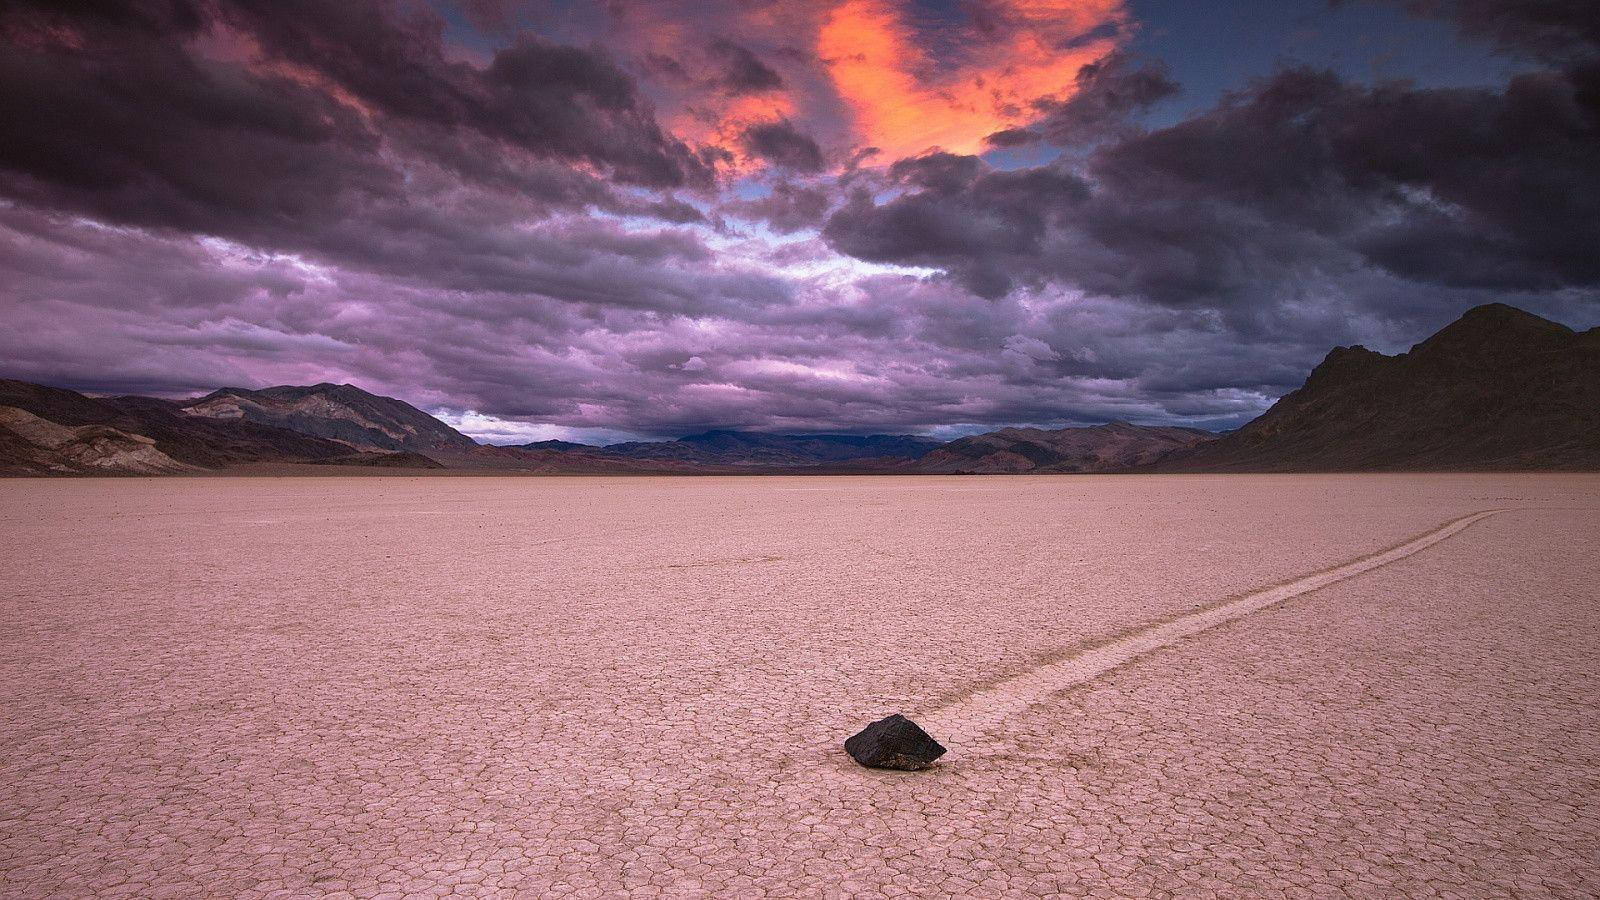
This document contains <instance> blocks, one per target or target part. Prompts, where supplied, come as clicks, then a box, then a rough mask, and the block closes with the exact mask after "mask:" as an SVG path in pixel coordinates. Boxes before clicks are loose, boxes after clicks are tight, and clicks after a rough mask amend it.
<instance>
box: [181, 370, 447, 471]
mask: <svg viewBox="0 0 1600 900" xmlns="http://www.w3.org/2000/svg"><path fill="white" fill-rule="evenodd" d="M182 408H183V412H184V413H185V414H187V415H190V416H197V417H204V418H209V419H237V420H243V421H247V422H255V423H258V424H261V425H272V426H275V427H278V428H286V429H288V430H290V431H298V432H300V433H301V434H309V435H313V436H315V437H320V438H327V439H328V440H333V441H339V442H340V443H343V444H348V445H349V446H351V447H354V448H356V449H357V450H377V451H382V450H389V451H399V450H408V451H411V452H413V453H424V454H441V453H445V454H448V453H466V452H469V451H471V450H472V449H473V448H474V447H476V446H477V442H476V441H474V440H473V439H472V438H469V437H467V436H466V435H464V434H462V433H461V432H459V431H456V430H455V429H454V428H451V427H450V426H448V425H446V424H444V423H443V422H441V421H439V420H438V419H435V418H434V417H433V416H430V415H428V414H427V413H425V412H423V411H422V410H420V409H417V408H416V407H415V406H412V405H411V404H409V403H406V402H405V401H403V400H396V399H395V398H393V397H382V396H379V395H377V394H371V393H368V392H366V391H364V390H362V389H360V388H358V387H356V386H354V385H350V384H313V385H309V386H299V385H283V386H280V387H270V388H263V389H261V390H258V391H252V390H246V389H244V388H222V389H221V390H218V391H213V392H212V393H210V394H207V395H206V396H204V397H201V398H199V399H196V400H190V401H188V402H186V403H183V404H182Z"/></svg>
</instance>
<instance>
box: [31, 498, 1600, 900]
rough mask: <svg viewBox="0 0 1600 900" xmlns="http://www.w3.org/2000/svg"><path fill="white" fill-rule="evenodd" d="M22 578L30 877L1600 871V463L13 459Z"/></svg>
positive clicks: (1346, 883)
mask: <svg viewBox="0 0 1600 900" xmlns="http://www.w3.org/2000/svg"><path fill="white" fill-rule="evenodd" d="M1488 511H1497V512H1493V514H1491V515H1488V516H1485V517H1481V518H1477V517H1474V514H1476V513H1479V512H1488ZM0 569H3V572H0V574H3V578H0V896H4V897H7V898H15V897H56V896H60V897H82V896H90V895H102V896H130V897H153V896H218V895H221V896H238V897H255V896H269V895H280V896H307V895H337V896H351V895H354V896H362V897H366V896H375V895H387V896H402V895H408V894H410V895H418V896H434V895H443V894H465V895H485V894H498V893H506V894H518V895H526V896H535V897H538V896H558V895H572V896H593V897H601V896H615V895H618V894H624V893H632V894H635V895H639V896H650V895H670V896H698V895H705V894H712V895H724V896H737V897H752V896H763V895H765V896H774V897H787V896H795V895H818V896H866V895H890V896H894V895H963V896H1019V897H1021V896H1040V895H1052V894H1065V895H1073V896H1077V895H1085V894H1087V895H1104V896H1147V895H1156V896H1165V895H1183V896H1212V895H1227V896H1238V895H1248V896H1312V895H1324V894H1333V895H1344V894H1349V895H1356V896H1374V897H1388V896H1401V895H1403V896H1505V895H1521V896H1566V897H1578V896H1593V895H1595V894H1596V893H1600V688H1597V686H1596V681H1595V679H1596V676H1597V674H1600V476H1593V475H1415V476H1383V475H1365V476H1130V477H1105V476H1066V477H1037V478H1033V477H1012V478H999V477H992V478H938V477H924V478H914V477H902V478H893V477H888V478H868V477H848V478H823V477H811V478H778V477H767V478H709V477H708V478H675V479H674V478H592V479H590V478H552V479H538V478H406V477H385V478H306V479H295V478H231V479H230V478H207V479H198V478H197V479H159V480H156V479H152V480H134V479H123V480H60V481H37V480H11V481H3V482H0ZM895 711H900V712H904V713H906V714H907V715H909V716H911V717H912V718H913V719H916V720H917V721H919V722H922V723H923V724H925V725H927V726H928V728H929V730H930V731H931V732H933V734H934V736H935V737H936V738H940V739H941V740H944V741H945V743H946V744H947V745H948V746H949V748H950V752H949V753H948V754H947V755H946V756H945V757H944V759H942V760H941V761H940V762H939V764H938V765H936V766H935V767H934V768H932V769H930V770H928V771H925V772H919V773H897V772H882V771H875V770H868V769H863V768H861V767H858V766H856V765H855V764H854V763H852V762H851V761H850V759H849V758H848V757H847V756H845V755H844V754H843V753H842V752H841V750H840V743H841V742H842V741H843V739H844V738H845V737H848V736H849V735H850V734H851V733H853V732H854V731H855V730H857V729H858V728H860V727H861V726H862V725H864V724H865V723H866V722H867V721H869V720H871V719H875V718H879V717H881V716H883V715H886V714H888V713H890V712H895Z"/></svg>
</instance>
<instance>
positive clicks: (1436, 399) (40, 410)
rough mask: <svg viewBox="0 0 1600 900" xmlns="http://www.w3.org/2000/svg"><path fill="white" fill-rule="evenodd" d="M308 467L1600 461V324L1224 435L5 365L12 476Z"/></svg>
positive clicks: (1348, 356) (1290, 406) (0, 423)
mask: <svg viewBox="0 0 1600 900" xmlns="http://www.w3.org/2000/svg"><path fill="white" fill-rule="evenodd" d="M307 465H320V466H361V467H383V468H394V469H405V470H412V471H415V470H421V469H441V468H448V469H470V470H498V471H514V472H527V473H534V474H566V473H666V474H697V473H712V474H714V473H738V472H745V473H749V472H758V473H767V472H791V473H799V472H830V473H832V472H865V473H884V474H899V473H903V474H1017V473H1029V472H1031V473H1066V472H1132V471H1158V472H1249V471H1262V472H1300V471H1386V470H1394V471H1420V470H1452V471H1461V470H1487V469H1508V470H1516V469H1600V328H1596V329H1590V330H1588V331H1585V332H1576V331H1573V330H1572V329H1570V328H1567V327H1566V326H1564V325H1560V324H1558V323H1555V322H1551V321H1549V320H1547V319H1543V318H1540V317H1539V316H1535V315H1533V314H1531V313H1528V312H1524V311H1522V310H1519V309H1516V308H1514V307H1510V306H1506V305H1503V304H1489V305H1486V306H1479V307H1475V308H1473V309H1471V310H1469V311H1468V312H1467V313H1466V314H1464V315H1463V316H1462V317H1461V318H1460V319H1458V320H1457V321H1456V322H1454V323H1452V324H1451V325H1449V326H1447V327H1446V328H1444V329H1443V330H1441V331H1439V332H1438V333H1437V334H1435V335H1433V336H1432V337H1429V338H1428V339H1427V340H1425V341H1423V342H1422V343H1419V344H1417V345H1416V346H1414V347H1412V348H1411V350H1410V351H1409V352H1407V353H1402V354H1398V355H1395V356H1385V355H1383V354H1381V353H1376V352H1373V351H1371V350H1368V349H1366V348H1364V347H1360V346H1355V347H1336V348H1334V350H1333V351H1331V352H1330V353H1329V354H1328V356H1327V358H1326V359H1324V360H1323V361H1322V363H1321V364H1320V365H1318V366H1317V367H1316V368H1315V369H1314V370H1313V371H1312V372H1311V375H1310V377H1308V378H1307V379H1306V383H1305V384H1304V386H1302V387H1301V388H1299V389H1298V390H1295V391H1292V392H1290V393H1289V394H1286V395H1285V396H1284V397H1282V398H1281V399H1280V400H1279V401H1278V402H1277V403H1276V404H1274V405H1273V406H1272V408H1271V409H1269V410H1268V411H1267V412H1266V413H1264V414H1262V415H1261V416H1260V417H1259V418H1257V419H1255V420H1254V421H1252V422H1250V423H1249V424H1247V425H1245V426H1244V427H1242V428H1240V429H1238V430H1237V431H1234V432H1231V433H1229V434H1225V435H1216V434H1212V433H1210V432H1205V431H1200V430H1197V429H1193V428H1181V427H1172V426H1142V425H1134V424H1131V423H1128V422H1111V423H1108V424H1104V425H1095V426H1090V427H1082V428H1060V429H1040V428H1003V429H1000V430H998V431H993V432H988V433H986V434H979V435H973V436H970V437H964V438H960V439H957V440H954V441H949V442H941V441H936V440H933V439H931V438H926V437H921V436H917V435H897V434H873V435H847V434H767V433H755V432H740V431H728V430H713V431H706V432H701V433H698V434H691V435H688V436H686V437H682V438H679V439H677V440H673V441H660V442H644V441H636V442H628V443H620V444H611V445H608V446H603V447H596V446H588V445H584V444H577V443H572V442H569V441H538V442H534V443H529V444H523V445H520V446H507V447H502V446H485V445H480V444H478V443H477V442H476V441H474V440H472V439H471V438H470V437H467V436H466V435H464V434H462V433H460V432H459V431H456V430H455V429H453V428H451V427H450V426H449V425H446V424H445V423H444V422H441V421H439V420H438V419H436V418H434V417H433V416H430V415H429V414H427V413H426V412H424V411H422V410H420V409H418V408H416V407H414V406H412V405H410V404H409V403H406V402H404V401H402V400H397V399H394V398H392V397H383V396H379V395H376V394H372V393H368V392H367V391H364V390H362V389H360V388H358V387H355V386H353V385H348V384H316V385H309V386H280V387H270V388H263V389H258V390H253V389H244V388H231V387H230V388H222V389H220V390H217V391H213V392H212V393H210V394H207V395H205V396H203V397H198V398H194V399H191V400H180V401H173V400H162V399H156V398H151V397H131V396H124V397H89V396H85V395H83V394H79V393H76V392H73V391H69V390H65V389H62V388H53V387H46V386H44V385H38V384H31V383H28V382H23V381H8V380H0V474H6V475H86V474H115V475H127V474H137V475H147V474H183V473H201V472H206V471H238V470H240V469H244V470H247V471H263V470H270V471H307V470H305V469H303V468H299V467H303V466H307ZM263 467H265V469H263Z"/></svg>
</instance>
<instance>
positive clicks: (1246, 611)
mask: <svg viewBox="0 0 1600 900" xmlns="http://www.w3.org/2000/svg"><path fill="white" fill-rule="evenodd" d="M1498 512H1504V510H1501V509H1490V510H1483V511H1480V512H1475V513H1471V514H1468V515H1465V516H1462V517H1460V518H1458V519H1453V520H1451V521H1449V522H1446V523H1445V524H1443V525H1441V526H1439V527H1438V528H1435V529H1434V530H1432V531H1429V532H1427V533H1425V534H1422V535H1419V536H1418V537H1414V538H1412V539H1410V540H1408V541H1406V542H1404V543H1401V544H1397V545H1395V546H1393V547H1390V548H1389V549H1387V550H1382V551H1379V552H1377V553H1372V554H1368V555H1366V556H1363V557H1360V558H1358V559H1354V560H1351V561H1350V562H1347V563H1343V564H1342V565H1338V566H1334V567H1333V568H1331V569H1324V570H1322V571H1320V572H1317V573H1314V574H1311V575H1307V576H1305V577H1303V578H1297V579H1295V580H1293V581H1288V582H1284V583H1282V584H1278V585H1274V586H1272V587H1269V588H1263V589H1262V590H1258V591H1253V592H1251V593H1248V594H1245V595H1244V596H1241V597H1236V598H1234V599H1232V600H1227V601H1224V602H1222V603H1219V604H1214V605H1212V606H1208V607H1205V608H1202V609H1199V610H1196V611H1194V612H1191V613H1187V614H1185V615H1181V616H1178V617H1176V618H1173V619H1168V620H1165V621H1162V622H1157V623H1154V624H1151V625H1149V626H1146V627H1144V628H1142V629H1139V630H1137V631H1134V632H1132V633H1130V634H1126V635H1124V636H1122V637H1119V638H1116V639H1113V640H1111V641H1110V642H1108V643H1103V644H1100V645H1098V646H1093V647H1089V648H1087V649H1084V650H1082V651H1080V652H1076V653H1073V654H1072V655H1070V656H1067V657H1065V658H1062V659H1058V660H1055V661H1053V662H1048V663H1045V664H1044V665H1041V666H1037V667H1035V668H1033V669H1030V670H1028V671H1026V672H1023V673H1021V674H1019V675H1014V676H1012V677H1010V678H1006V679H1004V680H1002V681H999V682H997V683H995V684H992V685H989V686H987V687H984V688H982V689H980V690H977V691H974V692H972V693H970V694H967V695H965V696H962V697H960V698H957V699H955V700H952V701H950V702H948V703H945V704H943V705H941V706H937V707H933V708H931V709H925V710H920V711H917V712H916V713H915V715H914V716H913V718H914V719H915V720H916V721H917V722H918V723H920V724H921V725H922V726H923V727H924V728H926V729H927V731H928V732H929V733H930V734H932V735H933V736H934V737H935V738H936V739H938V740H940V741H943V742H945V743H946V744H948V745H949V747H950V749H951V752H952V754H959V753H960V752H961V750H962V746H963V745H964V744H970V743H971V742H973V741H974V740H976V739H978V738H980V737H981V736H982V735H983V734H984V733H985V732H987V731H990V730H992V729H994V728H995V727H996V726H998V725H999V724H1000V723H1002V722H1004V721H1005V720H1006V719H1008V718H1010V717H1012V716H1014V715H1016V714H1018V713H1020V712H1022V711H1023V710H1026V709H1027V708H1028V707H1030V706H1032V705H1033V704H1035V703H1038V702H1040V701H1041V700H1044V699H1045V698H1046V697H1050V696H1052V695H1054V694H1059V693H1061V692H1062V691H1065V690H1067V689H1069V688H1072V687H1075V686H1077V685H1080V684H1083V683H1084V682H1087V681H1090V680H1092V679H1094V678H1097V677H1099V676H1100V675H1103V674H1105V673H1106V672H1109V671H1111V670H1112V669H1115V668H1117V667H1119V666H1122V665H1124V664H1126V663H1128V662H1131V661H1133V660H1135V659H1138V658H1139V657H1142V656H1144V655H1146V654H1148V653H1152V652H1154V651H1156V650H1161V649H1164V648H1166V647H1170V646H1172V645H1173V644H1176V643H1177V642H1179V641H1182V640H1184V639H1185V638H1189V637H1192V636H1194V635H1196V634H1199V633H1201V632H1203V631H1208V630H1210V629H1212V628H1216V627H1217V626H1219V625H1223V624H1225V623H1227V622H1232V621H1234V620H1236V619H1240V618H1242V617H1244V616H1248V615H1250V614H1251V613H1255V612H1259V611H1261V610H1263V609H1267V608H1268V607H1271V606H1276V605H1277V604H1279V603H1282V602H1284V601H1286V600H1289V599H1292V598H1294V597H1299V596H1302V595H1304V594H1309V593H1311V592H1313V591H1316V590H1319V589H1321V588H1325V587H1327V586H1329V585H1331V584H1337V583H1338V582H1341V581H1344V580H1346V579H1349V578H1354V577H1356V576H1357V575H1361V574H1363V573H1365V572H1370V571H1372V570H1374V569H1379V568H1382V567H1384V566H1386V565H1389V564H1390V563H1393V562H1397V561H1399V560H1402V559H1405V558H1406V557H1408V556H1411V555H1413V554H1416V553H1420V552H1421V551H1423V550H1426V549H1428V548H1429V547H1432V546H1433V545H1435V544H1437V543H1439V542H1440V541H1445V540H1448V539H1450V538H1451V537H1453V536H1454V535H1456V534H1459V533H1461V532H1462V531H1464V530H1465V529H1467V528H1470V527H1471V526H1472V525H1474V524H1475V523H1477V522H1481V521H1483V520H1484V519H1486V518H1488V517H1489V516H1492V515H1494V514H1495V513H1498Z"/></svg>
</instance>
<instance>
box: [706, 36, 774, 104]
mask: <svg viewBox="0 0 1600 900" xmlns="http://www.w3.org/2000/svg"><path fill="white" fill-rule="evenodd" d="M711 53H712V55H713V56H714V57H716V58H717V60H718V61H719V62H721V63H722V66H723V71H722V76H721V78H720V79H719V82H720V84H721V86H722V88H723V89H724V90H726V91H727V92H728V93H730V94H734V95H741V94H759V93H763V92H765V91H774V90H777V89H778V88H781V87H783V76H781V75H779V74H778V73H777V72H775V71H773V69H772V68H771V67H770V66H768V65H767V64H766V63H764V62H762V61H761V60H760V58H758V57H757V56H756V55H755V54H754V53H752V52H750V50H749V48H747V47H741V46H739V45H738V44H735V43H733V42H732V41H728V40H724V39H718V40H714V41H712V42H711Z"/></svg>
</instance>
